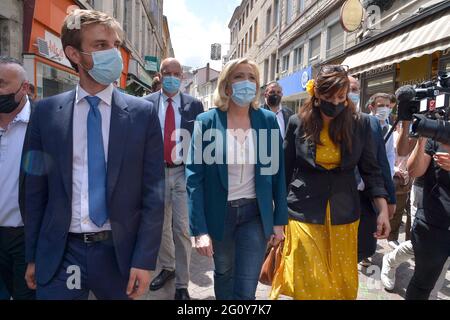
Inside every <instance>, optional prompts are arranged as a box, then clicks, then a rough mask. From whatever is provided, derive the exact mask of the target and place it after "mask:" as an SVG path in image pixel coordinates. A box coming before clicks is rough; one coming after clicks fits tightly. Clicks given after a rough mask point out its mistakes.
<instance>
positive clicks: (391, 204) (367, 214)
mask: <svg viewBox="0 0 450 320" xmlns="http://www.w3.org/2000/svg"><path fill="white" fill-rule="evenodd" d="M348 78H349V80H350V91H349V92H350V93H349V97H350V98H351V99H352V101H353V102H354V103H355V105H356V106H357V108H358V110H360V108H359V103H360V101H359V97H360V85H359V82H358V80H356V79H355V78H354V77H351V76H349V77H348ZM369 120H370V128H371V130H372V136H373V138H374V145H375V154H376V156H377V160H378V165H379V166H380V168H381V173H382V175H383V180H384V187H385V188H386V190H387V192H388V195H389V198H388V199H387V202H388V208H389V216H390V218H392V216H393V214H394V212H395V207H396V198H395V187H394V182H393V180H392V176H391V170H390V167H389V162H388V158H387V155H386V148H385V146H384V139H383V135H382V131H381V126H380V123H379V121H378V119H377V118H375V117H373V116H370V115H369ZM356 179H357V182H358V190H359V191H360V192H359V198H360V203H361V219H360V222H359V228H358V261H359V262H360V263H361V264H362V265H363V266H365V267H368V266H369V265H370V261H369V260H368V258H369V257H371V256H372V255H373V254H375V251H376V249H377V239H376V238H375V237H374V236H373V234H374V233H375V232H376V231H377V217H378V212H377V210H376V209H375V207H374V205H373V203H372V200H371V199H370V197H369V196H368V195H367V194H366V192H364V191H365V187H364V183H363V182H362V179H361V177H360V176H359V174H356Z"/></svg>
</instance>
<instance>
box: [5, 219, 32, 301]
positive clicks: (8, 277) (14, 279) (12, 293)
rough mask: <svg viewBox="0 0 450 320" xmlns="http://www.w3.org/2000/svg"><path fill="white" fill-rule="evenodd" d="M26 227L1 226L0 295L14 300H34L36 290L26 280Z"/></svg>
mask: <svg viewBox="0 0 450 320" xmlns="http://www.w3.org/2000/svg"><path fill="white" fill-rule="evenodd" d="M26 268H27V264H26V263H25V234H24V228H23V227H22V228H5V227H0V290H2V292H1V293H0V297H1V298H3V299H10V298H11V297H12V298H13V299H14V300H33V299H34V298H35V291H34V290H30V289H28V286H27V284H26V281H25V271H26Z"/></svg>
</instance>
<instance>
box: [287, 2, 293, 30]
mask: <svg viewBox="0 0 450 320" xmlns="http://www.w3.org/2000/svg"><path fill="white" fill-rule="evenodd" d="M293 7H294V3H293V0H286V23H287V24H289V23H291V21H292V18H293V16H294V8H293Z"/></svg>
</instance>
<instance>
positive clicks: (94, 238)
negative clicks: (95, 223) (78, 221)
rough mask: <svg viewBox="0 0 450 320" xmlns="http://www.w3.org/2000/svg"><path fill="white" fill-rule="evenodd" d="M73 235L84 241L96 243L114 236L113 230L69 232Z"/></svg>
mask: <svg viewBox="0 0 450 320" xmlns="http://www.w3.org/2000/svg"><path fill="white" fill-rule="evenodd" d="M69 235H70V236H71V237H74V238H77V239H80V240H82V241H83V242H84V243H94V242H100V241H105V240H108V239H110V238H112V233H111V231H101V232H88V233H69Z"/></svg>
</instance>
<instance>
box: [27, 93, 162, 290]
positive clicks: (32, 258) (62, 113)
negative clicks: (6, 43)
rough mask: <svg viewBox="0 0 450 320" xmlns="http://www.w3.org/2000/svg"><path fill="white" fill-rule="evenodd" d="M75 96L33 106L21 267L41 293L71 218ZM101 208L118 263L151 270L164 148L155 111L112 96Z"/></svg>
mask: <svg viewBox="0 0 450 320" xmlns="http://www.w3.org/2000/svg"><path fill="white" fill-rule="evenodd" d="M74 102H75V90H73V91H70V92H66V93H63V94H60V95H57V96H54V97H50V98H48V99H45V100H42V101H39V102H38V103H37V105H36V107H35V110H34V113H33V116H32V119H31V122H30V127H29V131H30V132H29V146H28V150H27V151H26V155H25V157H26V159H25V167H26V168H27V175H26V179H25V202H26V206H25V207H26V212H25V235H26V261H27V262H35V263H36V280H37V281H38V283H40V284H42V285H45V284H46V283H48V282H49V281H50V280H51V279H52V278H53V276H54V275H55V273H56V271H57V270H58V267H59V265H60V263H61V261H62V259H63V255H64V252H65V247H66V242H67V235H68V233H69V228H70V224H71V218H72V163H73V134H72V131H73V109H74ZM107 163H108V165H107V201H108V204H107V205H108V210H109V219H110V222H111V228H112V233H113V240H114V248H115V253H116V258H117V263H118V266H119V269H120V271H121V273H122V274H123V275H124V276H127V275H128V274H129V270H130V268H131V267H135V268H140V269H146V270H152V269H155V265H156V258H157V255H158V251H159V246H160V242H161V231H162V224H163V219H164V166H163V142H162V135H161V128H160V125H159V120H158V116H157V113H156V108H154V107H153V106H152V105H151V104H150V103H148V102H147V101H145V100H143V99H139V98H135V97H132V96H129V95H126V94H122V93H120V92H119V91H118V90H116V89H115V90H114V92H113V97H112V109H111V125H110V136H109V149H108V161H107Z"/></svg>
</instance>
